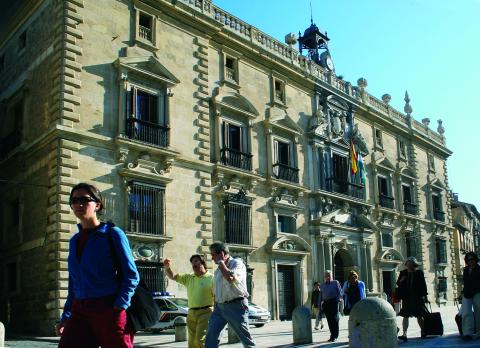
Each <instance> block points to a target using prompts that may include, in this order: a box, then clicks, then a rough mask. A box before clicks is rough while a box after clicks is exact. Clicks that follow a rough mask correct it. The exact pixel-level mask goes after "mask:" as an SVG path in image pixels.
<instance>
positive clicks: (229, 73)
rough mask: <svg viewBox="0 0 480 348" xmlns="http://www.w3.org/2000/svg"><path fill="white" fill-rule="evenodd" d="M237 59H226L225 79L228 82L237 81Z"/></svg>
mask: <svg viewBox="0 0 480 348" xmlns="http://www.w3.org/2000/svg"><path fill="white" fill-rule="evenodd" d="M235 65H236V64H235V59H234V58H232V57H226V58H225V78H226V79H227V80H231V81H236V80H237V71H236V67H235Z"/></svg>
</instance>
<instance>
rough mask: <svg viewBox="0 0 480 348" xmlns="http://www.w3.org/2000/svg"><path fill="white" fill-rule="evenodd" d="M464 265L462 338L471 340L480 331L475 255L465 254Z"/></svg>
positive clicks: (479, 272) (479, 279)
mask: <svg viewBox="0 0 480 348" xmlns="http://www.w3.org/2000/svg"><path fill="white" fill-rule="evenodd" d="M465 264H466V265H467V266H466V267H465V268H464V269H463V299H462V331H463V336H462V338H463V339H464V340H471V339H472V338H473V335H474V334H475V333H479V331H480V266H479V265H478V256H477V254H475V253H474V252H472V251H471V252H468V253H466V254H465ZM472 307H473V313H472ZM474 317H475V319H474Z"/></svg>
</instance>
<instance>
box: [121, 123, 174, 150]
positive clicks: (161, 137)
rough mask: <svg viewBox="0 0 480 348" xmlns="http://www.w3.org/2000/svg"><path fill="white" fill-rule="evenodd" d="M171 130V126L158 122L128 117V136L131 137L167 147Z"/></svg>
mask: <svg viewBox="0 0 480 348" xmlns="http://www.w3.org/2000/svg"><path fill="white" fill-rule="evenodd" d="M169 131H170V128H169V127H166V126H161V125H159V124H157V123H152V122H147V121H143V120H139V119H137V118H129V119H127V137H129V138H130V139H134V140H140V141H143V142H145V143H149V144H154V145H158V146H161V147H167V146H168V144H169Z"/></svg>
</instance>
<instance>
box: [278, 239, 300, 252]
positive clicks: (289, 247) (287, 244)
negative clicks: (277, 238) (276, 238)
mask: <svg viewBox="0 0 480 348" xmlns="http://www.w3.org/2000/svg"><path fill="white" fill-rule="evenodd" d="M278 248H279V249H284V250H291V251H293V250H297V245H296V244H295V242H293V241H291V240H286V241H284V242H282V243H280V245H279V246H278Z"/></svg>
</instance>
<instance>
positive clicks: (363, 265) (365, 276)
mask: <svg viewBox="0 0 480 348" xmlns="http://www.w3.org/2000/svg"><path fill="white" fill-rule="evenodd" d="M360 262H361V265H360V267H361V272H362V273H361V274H360V277H361V279H362V280H363V281H364V282H365V284H368V272H367V244H366V242H365V241H364V242H361V244H360ZM367 287H368V286H367Z"/></svg>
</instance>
